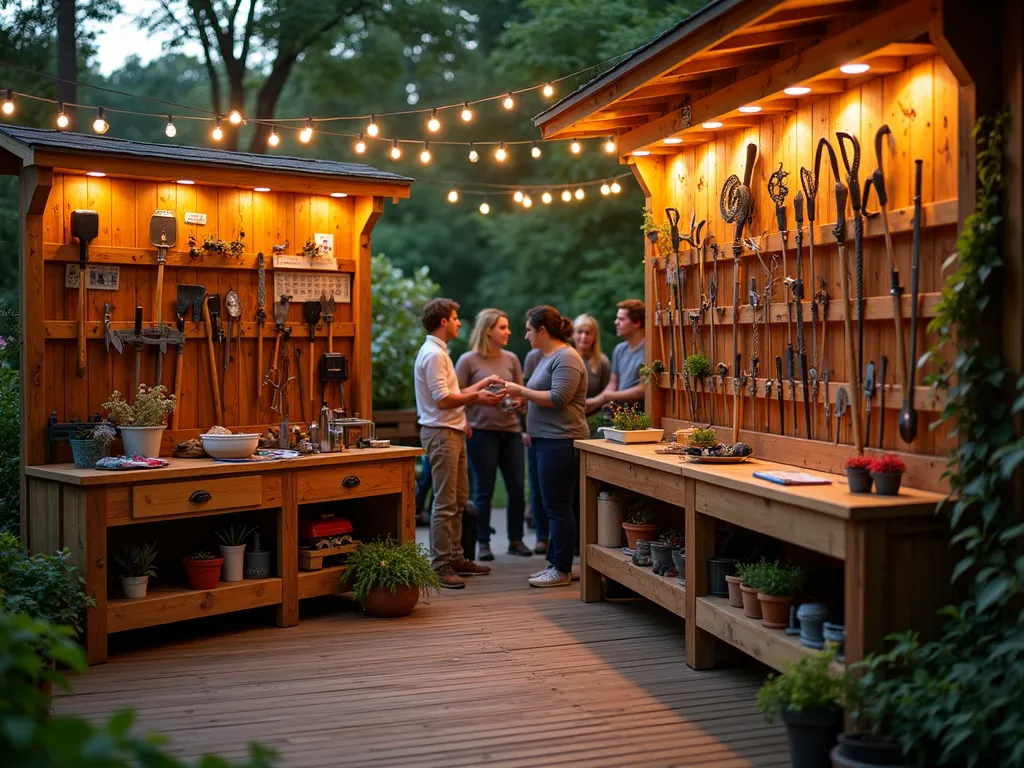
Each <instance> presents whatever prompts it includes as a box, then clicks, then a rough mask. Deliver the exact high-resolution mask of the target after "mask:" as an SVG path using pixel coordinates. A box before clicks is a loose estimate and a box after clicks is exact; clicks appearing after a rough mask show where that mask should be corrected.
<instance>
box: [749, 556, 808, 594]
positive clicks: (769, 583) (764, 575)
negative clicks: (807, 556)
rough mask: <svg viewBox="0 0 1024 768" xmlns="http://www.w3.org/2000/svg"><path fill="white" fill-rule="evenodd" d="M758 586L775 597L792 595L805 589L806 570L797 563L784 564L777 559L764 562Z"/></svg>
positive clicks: (762, 591)
mask: <svg viewBox="0 0 1024 768" xmlns="http://www.w3.org/2000/svg"><path fill="white" fill-rule="evenodd" d="M757 581H758V584H757V588H758V589H759V590H761V593H762V594H765V595H771V596H773V597H791V596H793V595H795V594H796V593H797V592H799V591H800V590H801V589H803V586H804V571H803V569H802V568H800V567H799V566H796V565H783V564H782V563H781V562H779V561H778V560H776V561H775V562H774V563H764V564H763V565H762V566H761V568H760V570H759V571H758V575H757Z"/></svg>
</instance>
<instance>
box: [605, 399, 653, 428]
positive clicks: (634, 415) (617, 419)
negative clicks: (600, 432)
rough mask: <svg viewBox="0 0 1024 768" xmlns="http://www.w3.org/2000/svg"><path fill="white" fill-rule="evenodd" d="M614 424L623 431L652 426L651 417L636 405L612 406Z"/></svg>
mask: <svg viewBox="0 0 1024 768" xmlns="http://www.w3.org/2000/svg"><path fill="white" fill-rule="evenodd" d="M612 426H613V427H615V428H616V429H620V430H622V431H623V432H631V431H634V430H640V429H650V428H651V417H650V416H648V415H647V414H646V413H644V412H643V411H641V410H640V409H639V408H637V407H636V406H635V405H623V406H613V407H612Z"/></svg>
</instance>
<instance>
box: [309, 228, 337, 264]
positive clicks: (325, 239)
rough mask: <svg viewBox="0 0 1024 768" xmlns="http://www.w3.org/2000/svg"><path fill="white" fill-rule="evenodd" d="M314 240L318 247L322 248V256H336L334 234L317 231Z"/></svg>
mask: <svg viewBox="0 0 1024 768" xmlns="http://www.w3.org/2000/svg"><path fill="white" fill-rule="evenodd" d="M313 242H314V243H315V244H316V246H317V248H319V249H320V255H321V256H330V257H331V258H332V259H333V258H334V235H327V234H324V233H322V232H317V233H315V234H314V235H313Z"/></svg>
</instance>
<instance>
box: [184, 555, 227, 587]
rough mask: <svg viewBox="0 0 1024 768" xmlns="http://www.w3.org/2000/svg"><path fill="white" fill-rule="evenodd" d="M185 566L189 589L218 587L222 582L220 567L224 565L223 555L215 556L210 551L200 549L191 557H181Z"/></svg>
mask: <svg viewBox="0 0 1024 768" xmlns="http://www.w3.org/2000/svg"><path fill="white" fill-rule="evenodd" d="M181 564H182V565H183V566H185V581H187V582H188V586H189V589H216V588H217V585H218V584H219V583H220V569H221V566H222V565H224V558H223V557H214V556H213V555H212V554H210V553H209V552H205V551H202V550H200V551H199V552H195V553H193V554H192V556H191V557H183V558H181Z"/></svg>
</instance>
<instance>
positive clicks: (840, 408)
mask: <svg viewBox="0 0 1024 768" xmlns="http://www.w3.org/2000/svg"><path fill="white" fill-rule="evenodd" d="M849 407H850V393H849V392H847V391H846V387H840V388H839V391H838V392H837V393H836V418H837V419H841V418H842V417H843V416H845V415H846V410H847V409H848V408H849Z"/></svg>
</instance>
